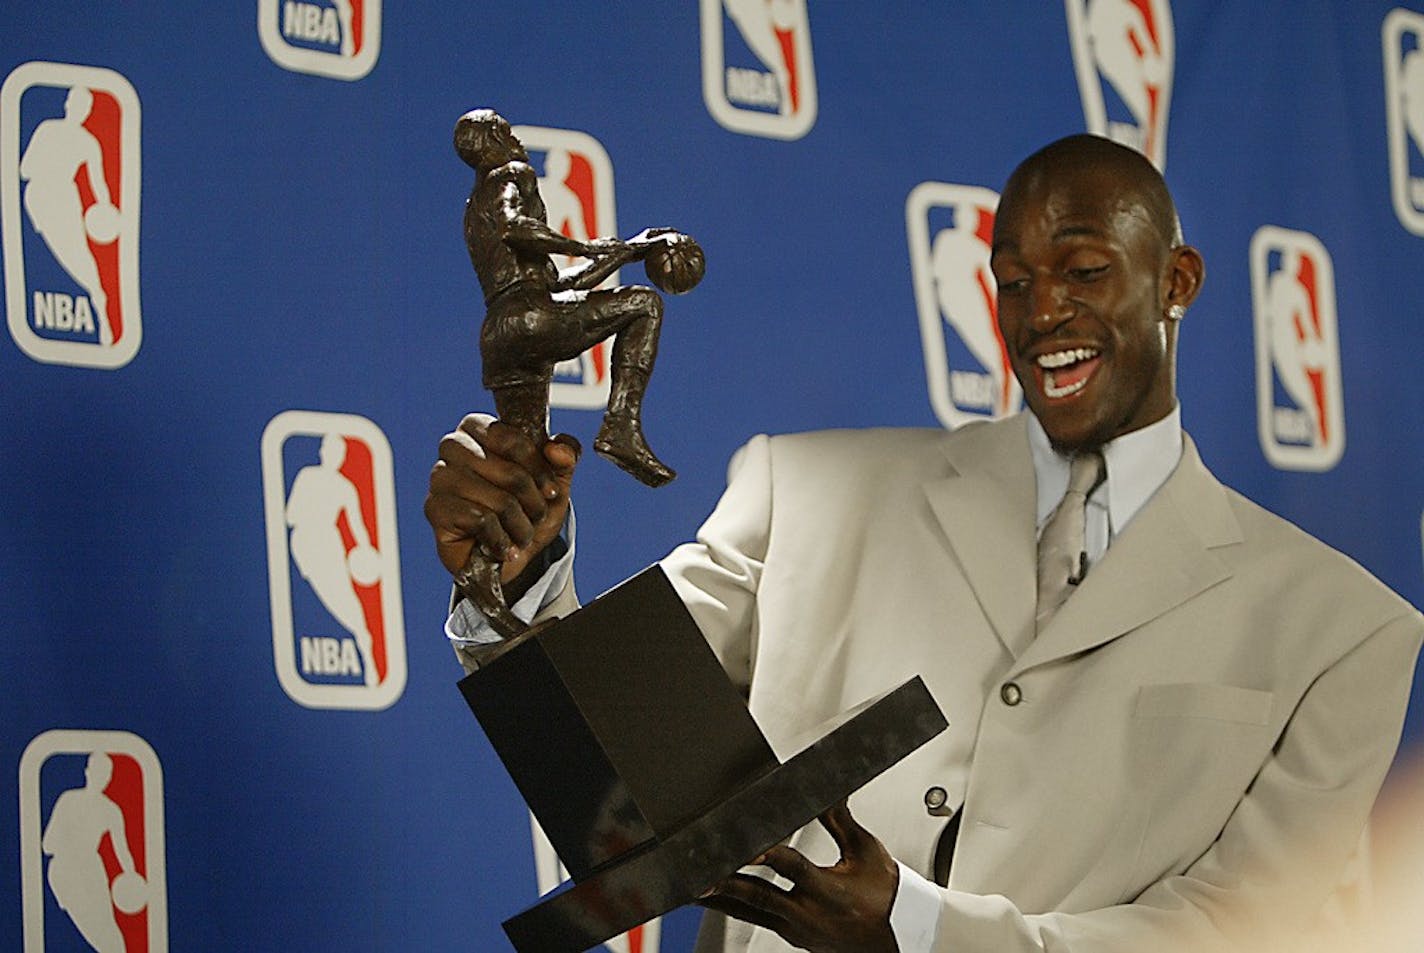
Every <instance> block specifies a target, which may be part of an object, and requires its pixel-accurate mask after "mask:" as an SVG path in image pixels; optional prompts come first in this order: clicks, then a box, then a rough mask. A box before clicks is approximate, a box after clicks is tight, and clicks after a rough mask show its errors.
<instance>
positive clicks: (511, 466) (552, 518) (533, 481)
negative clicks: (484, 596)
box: [425, 414, 582, 603]
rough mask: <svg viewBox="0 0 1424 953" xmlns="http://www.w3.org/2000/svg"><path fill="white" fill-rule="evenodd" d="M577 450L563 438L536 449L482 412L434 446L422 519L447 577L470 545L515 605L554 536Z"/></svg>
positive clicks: (466, 556)
mask: <svg viewBox="0 0 1424 953" xmlns="http://www.w3.org/2000/svg"><path fill="white" fill-rule="evenodd" d="M581 452H582V450H581V448H580V447H579V443H578V441H577V440H575V439H574V438H573V437H570V436H568V435H567V434H559V435H558V436H555V437H552V438H550V439H549V441H548V442H547V443H545V444H544V445H543V446H542V447H541V446H537V445H536V444H535V443H534V441H532V440H530V439H529V438H528V437H527V436H525V435H524V434H523V433H521V432H519V431H518V430H516V429H515V428H513V427H509V426H506V425H505V424H502V423H500V422H499V421H498V420H495V419H494V418H493V417H491V416H489V415H488V414H470V415H468V416H466V417H465V419H464V420H462V421H460V426H459V427H458V428H457V429H455V430H454V431H452V432H450V433H448V434H446V435H445V436H444V437H443V438H442V439H441V441H440V459H439V460H437V461H436V463H435V466H434V468H433V469H432V470H431V471H430V492H429V494H428V495H427V496H426V497H425V518H426V519H427V520H429V521H430V526H431V528H432V529H433V530H434V531H435V551H436V552H437V553H438V554H439V556H440V562H441V563H442V564H444V566H445V568H446V569H448V570H450V572H451V574H452V575H453V574H455V573H458V572H460V571H461V570H462V569H464V568H465V564H466V563H467V562H468V561H469V559H470V553H471V552H472V551H473V550H474V548H475V547H476V546H478V547H479V548H480V550H481V551H482V552H483V553H484V554H485V555H486V556H489V557H490V558H492V559H496V560H498V561H499V562H500V563H502V566H501V570H500V582H501V584H502V585H503V586H504V588H505V595H506V598H507V599H508V601H509V602H511V603H513V602H514V601H516V600H517V599H518V598H519V597H520V596H521V595H523V593H524V591H525V590H526V589H528V587H529V586H530V585H531V584H532V583H533V582H534V579H532V578H530V579H522V578H520V576H521V574H522V573H523V571H524V569H525V568H526V567H528V566H529V565H530V562H531V561H532V560H534V559H535V557H537V556H538V555H539V554H540V553H541V552H543V551H544V547H546V546H548V545H549V543H550V542H552V541H553V540H554V539H555V538H557V537H558V535H559V531H560V529H561V528H562V527H563V525H564V517H565V516H566V515H567V514H568V511H569V487H570V485H571V484H572V483H573V477H574V468H575V466H577V464H578V459H579V454H580V453H581Z"/></svg>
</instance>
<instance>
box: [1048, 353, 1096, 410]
mask: <svg viewBox="0 0 1424 953" xmlns="http://www.w3.org/2000/svg"><path fill="white" fill-rule="evenodd" d="M1101 362H1102V358H1101V356H1100V352H1099V351H1098V349H1097V348H1092V347H1072V348H1066V349H1064V350H1062V351H1050V352H1049V353H1047V354H1040V355H1038V357H1036V358H1034V366H1035V367H1036V368H1037V369H1038V377H1039V382H1040V384H1041V386H1042V388H1043V394H1044V396H1045V397H1047V398H1049V399H1050V400H1057V399H1059V398H1062V397H1071V396H1072V395H1074V394H1076V393H1078V391H1080V390H1082V389H1083V388H1084V387H1086V386H1087V384H1088V379H1089V378H1090V377H1092V376H1093V372H1094V371H1095V370H1097V369H1098V364H1100V363H1101Z"/></svg>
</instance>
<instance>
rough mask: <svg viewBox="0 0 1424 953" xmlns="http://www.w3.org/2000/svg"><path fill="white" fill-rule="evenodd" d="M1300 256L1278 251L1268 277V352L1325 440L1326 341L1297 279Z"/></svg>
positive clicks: (1303, 289) (1294, 253) (1323, 441)
mask: <svg viewBox="0 0 1424 953" xmlns="http://www.w3.org/2000/svg"><path fill="white" fill-rule="evenodd" d="M1300 268H1301V257H1300V253H1299V252H1296V251H1284V252H1282V254H1281V267H1280V270H1279V271H1276V272H1275V273H1274V274H1272V275H1271V277H1270V278H1269V279H1268V280H1267V284H1266V313H1267V317H1268V319H1269V322H1270V327H1271V352H1272V353H1273V354H1274V355H1275V362H1276V373H1277V374H1279V375H1280V378H1281V385H1282V386H1283V387H1285V389H1286V393H1288V394H1290V396H1291V399H1292V400H1293V401H1295V403H1296V406H1298V407H1302V408H1304V409H1305V411H1306V413H1307V414H1308V415H1309V416H1310V422H1311V429H1312V430H1313V431H1314V432H1315V433H1316V434H1317V435H1318V436H1319V438H1320V442H1321V443H1322V444H1323V443H1325V441H1326V439H1327V437H1328V436H1329V434H1328V429H1327V428H1328V426H1329V424H1328V422H1327V420H1326V415H1325V405H1324V402H1325V395H1324V391H1323V386H1324V380H1325V362H1326V353H1325V341H1324V338H1323V336H1322V334H1321V328H1320V326H1319V324H1318V322H1317V321H1316V314H1315V309H1314V308H1312V307H1311V301H1310V294H1309V293H1308V292H1307V291H1306V289H1305V286H1304V285H1303V284H1301V281H1300Z"/></svg>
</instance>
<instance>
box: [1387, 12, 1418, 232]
mask: <svg viewBox="0 0 1424 953" xmlns="http://www.w3.org/2000/svg"><path fill="white" fill-rule="evenodd" d="M1381 32H1382V33H1383V40H1384V95H1385V118H1386V120H1387V121H1388V123H1389V180H1390V193H1391V194H1392V195H1393V196H1394V212H1395V214H1396V215H1398V216H1399V222H1400V224H1401V225H1403V226H1404V227H1405V228H1407V229H1408V230H1409V231H1411V232H1413V233H1414V234H1416V235H1424V14H1420V13H1413V12H1411V11H1409V10H1391V11H1390V13H1389V16H1387V17H1385V18H1384V28H1383V30H1382V31H1381Z"/></svg>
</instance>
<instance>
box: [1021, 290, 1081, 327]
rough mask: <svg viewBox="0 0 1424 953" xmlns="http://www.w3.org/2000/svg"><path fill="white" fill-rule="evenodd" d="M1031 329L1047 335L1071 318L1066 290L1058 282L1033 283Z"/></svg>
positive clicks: (1071, 313)
mask: <svg viewBox="0 0 1424 953" xmlns="http://www.w3.org/2000/svg"><path fill="white" fill-rule="evenodd" d="M1030 303H1031V304H1032V306H1033V312H1032V320H1033V329H1034V330H1035V331H1037V332H1039V333H1040V334H1047V333H1049V332H1051V331H1053V330H1055V329H1057V328H1058V326H1059V325H1061V324H1063V323H1064V322H1065V321H1067V320H1068V319H1069V318H1071V317H1072V316H1073V309H1072V306H1071V304H1070V303H1069V301H1068V292H1067V289H1066V288H1064V287H1063V285H1062V284H1061V283H1060V282H1057V281H1053V280H1050V279H1042V280H1039V281H1035V282H1034V283H1033V298H1032V300H1031V302H1030Z"/></svg>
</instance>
